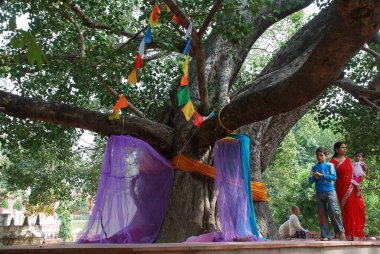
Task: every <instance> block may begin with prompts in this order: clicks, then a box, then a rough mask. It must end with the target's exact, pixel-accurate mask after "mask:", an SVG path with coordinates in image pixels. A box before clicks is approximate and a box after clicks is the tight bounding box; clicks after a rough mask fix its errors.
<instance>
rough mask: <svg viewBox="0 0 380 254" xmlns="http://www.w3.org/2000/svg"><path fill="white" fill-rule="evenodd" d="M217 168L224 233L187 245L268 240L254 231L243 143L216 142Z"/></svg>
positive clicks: (234, 141)
mask: <svg viewBox="0 0 380 254" xmlns="http://www.w3.org/2000/svg"><path fill="white" fill-rule="evenodd" d="M248 154H249V152H248ZM214 166H215V183H216V188H217V192H218V199H217V203H218V209H219V218H220V224H221V229H222V232H211V233H207V234H202V235H199V236H192V237H189V238H188V239H187V240H186V242H230V241H263V240H265V239H263V238H261V237H259V236H258V235H257V236H256V234H255V230H254V229H252V224H251V223H252V222H251V220H250V211H249V208H248V205H247V203H248V200H249V198H248V196H247V192H246V186H245V184H246V181H245V177H244V169H243V165H242V155H241V144H240V141H239V140H238V139H232V138H228V139H222V140H218V141H217V142H216V143H215V145H214ZM248 175H249V174H248ZM249 190H250V187H249ZM255 223H256V222H255Z"/></svg>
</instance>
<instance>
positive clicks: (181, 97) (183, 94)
mask: <svg viewBox="0 0 380 254" xmlns="http://www.w3.org/2000/svg"><path fill="white" fill-rule="evenodd" d="M177 97H178V107H181V106H182V105H184V104H186V103H187V102H188V101H189V100H190V94H189V87H188V86H186V87H185V88H182V90H181V91H180V92H179V93H178V94H177Z"/></svg>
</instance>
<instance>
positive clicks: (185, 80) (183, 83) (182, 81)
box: [181, 75, 189, 86]
mask: <svg viewBox="0 0 380 254" xmlns="http://www.w3.org/2000/svg"><path fill="white" fill-rule="evenodd" d="M188 84H189V79H188V78H187V76H185V75H183V76H182V78H181V86H187V85H188Z"/></svg>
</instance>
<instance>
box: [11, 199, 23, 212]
mask: <svg viewBox="0 0 380 254" xmlns="http://www.w3.org/2000/svg"><path fill="white" fill-rule="evenodd" d="M22 208H23V206H22V203H21V201H20V199H16V201H15V203H14V204H13V209H16V210H17V211H21V210H22Z"/></svg>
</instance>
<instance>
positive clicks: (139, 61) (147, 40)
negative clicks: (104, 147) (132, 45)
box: [108, 3, 161, 120]
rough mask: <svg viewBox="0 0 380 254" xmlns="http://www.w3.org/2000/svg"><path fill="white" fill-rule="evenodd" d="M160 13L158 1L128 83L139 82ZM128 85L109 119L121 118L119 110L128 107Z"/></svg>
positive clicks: (150, 17)
mask: <svg viewBox="0 0 380 254" xmlns="http://www.w3.org/2000/svg"><path fill="white" fill-rule="evenodd" d="M158 14H161V10H160V7H158V5H157V3H155V4H154V6H153V10H152V12H151V14H150V16H149V19H148V23H149V25H148V28H147V30H146V32H145V35H144V38H143V39H142V40H141V42H140V45H139V50H138V53H137V56H136V59H135V62H134V64H133V69H132V71H131V73H130V74H129V75H128V85H134V84H136V83H137V70H138V69H141V68H142V67H143V65H144V63H143V59H142V57H143V55H144V52H145V44H148V43H151V42H152V28H154V27H156V26H157V25H158V24H159V22H158ZM128 85H126V86H125V88H124V89H123V94H122V95H121V96H120V98H119V99H118V101H117V102H116V104H115V105H114V107H113V114H112V115H111V116H109V117H108V119H109V120H115V119H120V113H119V110H120V109H122V108H125V107H128V101H127V98H126V95H127V92H128Z"/></svg>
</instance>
